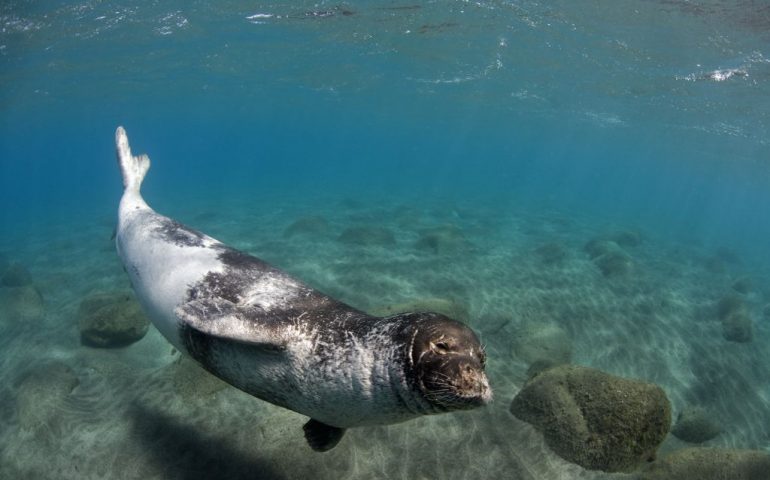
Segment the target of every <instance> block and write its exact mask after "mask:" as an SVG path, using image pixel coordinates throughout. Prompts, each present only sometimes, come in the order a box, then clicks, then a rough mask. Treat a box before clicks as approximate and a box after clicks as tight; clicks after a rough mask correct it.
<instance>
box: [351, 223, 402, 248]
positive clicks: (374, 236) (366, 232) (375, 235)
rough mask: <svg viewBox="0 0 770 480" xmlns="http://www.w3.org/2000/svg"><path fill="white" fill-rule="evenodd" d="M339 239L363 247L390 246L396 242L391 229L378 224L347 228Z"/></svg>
mask: <svg viewBox="0 0 770 480" xmlns="http://www.w3.org/2000/svg"><path fill="white" fill-rule="evenodd" d="M339 241H340V242H342V243H345V244H348V245H358V246H362V247H368V246H381V247H390V246H393V245H395V244H396V238H395V237H394V236H393V233H392V232H391V231H390V230H388V229H387V228H385V227H377V226H367V227H350V228H346V229H345V230H344V231H343V232H342V233H341V234H340V236H339Z"/></svg>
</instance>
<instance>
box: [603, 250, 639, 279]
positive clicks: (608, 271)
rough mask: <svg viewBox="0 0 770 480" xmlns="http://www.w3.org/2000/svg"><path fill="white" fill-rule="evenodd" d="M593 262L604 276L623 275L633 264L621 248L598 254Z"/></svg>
mask: <svg viewBox="0 0 770 480" xmlns="http://www.w3.org/2000/svg"><path fill="white" fill-rule="evenodd" d="M594 264H595V265H596V266H597V267H599V270H601V272H602V274H603V275H604V276H605V277H616V276H621V275H625V274H627V273H628V272H630V271H631V269H632V267H633V265H634V264H633V261H632V260H631V256H630V255H629V254H627V253H626V252H624V251H622V250H615V251H611V252H607V253H605V254H603V255H600V256H598V257H596V258H594Z"/></svg>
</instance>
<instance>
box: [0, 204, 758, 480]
mask: <svg viewBox="0 0 770 480" xmlns="http://www.w3.org/2000/svg"><path fill="white" fill-rule="evenodd" d="M261 201H265V200H264V199H263V200H261ZM269 201H270V202H271V203H270V204H271V205H273V208H271V209H269V211H268V212H265V211H264V209H261V210H260V211H255V210H254V207H253V205H254V204H255V201H243V202H240V203H237V202H231V203H227V204H222V205H216V206H212V205H200V204H196V203H195V202H188V203H187V204H186V206H185V207H184V208H182V209H178V210H176V211H173V212H172V211H168V210H162V209H160V210H162V212H161V213H164V214H170V215H171V216H174V217H175V218H177V219H178V220H180V221H182V222H184V223H186V224H187V225H189V226H191V227H193V228H195V229H198V230H201V231H204V232H206V233H208V234H210V235H212V236H214V237H215V238H218V239H220V240H222V241H224V242H225V243H228V244H230V245H232V246H234V247H236V248H239V249H242V250H245V251H247V252H248V253H251V254H254V255H257V256H259V257H261V258H263V259H265V260H267V261H269V262H271V263H273V264H274V265H276V266H279V267H281V268H283V269H285V270H287V271H288V272H290V273H292V274H293V275H295V276H297V277H298V278H300V279H302V280H303V281H305V282H306V283H309V284H310V285H312V286H314V287H316V288H318V289H320V290H322V291H324V292H325V293H328V294H330V295H332V296H334V297H336V298H339V299H340V300H343V301H345V302H347V303H349V304H351V305H353V306H355V307H357V308H360V309H362V310H365V311H370V312H378V311H382V309H383V308H385V307H387V306H389V305H398V304H404V303H407V302H412V303H414V302H433V303H434V304H435V303H436V302H437V300H436V299H440V301H441V302H443V304H444V305H451V306H452V308H454V309H455V310H456V311H457V312H461V314H462V315H467V322H468V323H469V324H470V325H471V326H472V328H473V329H474V330H476V332H477V333H478V334H479V336H480V337H481V339H482V341H483V342H484V344H485V346H486V348H487V353H488V359H489V361H488V367H487V369H488V374H489V377H490V381H491V384H492V387H493V389H494V394H495V398H494V401H493V403H491V404H490V405H489V406H487V407H485V408H482V409H478V410H475V411H471V412H460V413H453V414H445V415H440V416H432V417H424V418H421V419H417V420H413V421H410V422H406V423H403V424H399V425H391V426H385V427H373V428H360V429H353V430H351V431H349V432H348V433H347V434H346V436H345V438H344V439H343V440H342V442H341V443H340V445H339V446H338V447H337V448H335V449H334V450H332V451H330V452H328V453H316V452H313V451H312V450H310V448H309V447H308V446H307V445H306V443H305V440H304V437H303V434H302V428H301V427H302V424H303V423H304V422H305V421H306V418H305V417H303V416H301V415H298V414H296V413H294V412H291V411H287V410H284V409H281V408H279V407H275V406H272V405H270V404H268V403H266V402H263V401H260V400H258V399H255V398H253V397H250V396H249V395H246V394H244V393H242V392H240V391H238V390H236V389H234V388H232V387H229V386H227V385H225V384H223V383H221V382H219V381H218V380H216V379H214V378H213V377H211V376H209V375H208V374H207V373H205V372H203V371H202V370H201V369H199V368H198V367H197V366H196V365H194V364H193V363H192V362H190V361H187V360H186V359H183V358H181V357H180V355H179V354H178V353H177V352H174V351H173V349H172V348H171V346H170V345H169V344H168V343H167V342H166V341H165V340H164V339H163V338H162V337H161V336H160V334H159V333H158V332H157V331H156V330H155V329H154V328H151V329H150V331H149V333H148V334H147V335H146V336H145V337H144V338H143V339H142V340H141V341H139V342H137V343H134V344H132V345H130V346H127V347H123V348H115V349H98V348H91V347H87V346H83V345H81V342H80V333H79V330H78V308H79V305H80V302H81V301H82V300H83V298H85V297H86V296H87V295H89V294H91V293H94V292H104V291H124V290H126V289H128V288H129V284H128V279H127V277H126V276H125V274H124V273H123V271H122V268H121V266H120V263H119V261H118V258H117V255H116V253H115V251H114V245H113V243H112V242H111V240H110V234H111V231H112V228H113V223H114V220H113V218H112V216H111V215H104V216H103V217H100V218H93V217H86V218H82V219H79V220H77V221H72V222H69V223H49V224H45V225H37V226H30V227H29V228H26V229H22V230H19V231H18V232H14V233H13V234H11V235H10V236H8V237H7V238H5V239H4V240H3V243H2V244H0V251H2V252H3V254H4V255H5V257H6V258H7V259H8V260H9V261H13V262H19V263H21V264H23V265H24V266H25V267H26V268H27V269H28V270H29V271H30V272H31V274H32V277H33V282H34V286H35V288H36V289H37V290H38V291H39V292H40V293H41V295H42V297H43V300H44V306H45V309H44V312H43V314H42V315H38V316H33V317H32V318H27V319H24V320H22V321H20V320H19V318H17V317H16V316H15V315H14V314H13V312H12V311H10V308H11V307H10V306H9V304H7V303H6V304H5V305H0V351H2V352H3V354H2V356H0V404H1V405H2V408H1V409H0V415H2V419H1V421H0V477H2V478H19V479H22V478H35V479H43V478H51V479H54V478H55V479H88V478H94V479H96V478H99V479H102V478H143V479H195V478H236V479H240V478H251V479H254V478H256V479H294V478H318V479H323V478H328V479H361V478H372V479H377V478H382V479H395V478H405V479H406V478H409V479H434V478H441V479H479V478H490V479H491V478H495V479H499V478H511V479H547V480H552V479H554V480H555V479H603V478H608V479H609V478H619V479H622V478H632V476H630V475H626V474H607V473H602V472H592V471H587V470H584V469H582V468H581V467H579V466H577V465H573V464H570V463H568V462H566V461H565V460H562V459H561V458H559V457H558V456H556V455H555V454H554V453H552V452H551V451H550V450H549V449H548V447H547V446H546V445H545V444H544V442H543V439H542V436H541V435H540V434H539V433H538V432H537V431H535V429H534V428H533V427H531V426H530V425H528V424H526V423H524V422H521V421H519V420H518V419H516V418H515V417H513V416H512V415H511V414H510V413H509V412H508V407H509V405H510V402H511V400H512V398H513V397H514V396H515V395H516V393H517V392H518V390H519V389H520V388H521V386H522V385H523V384H524V382H525V381H526V378H527V369H528V367H529V365H530V363H531V362H532V360H533V357H532V355H534V353H532V350H533V349H532V348H529V347H531V346H532V345H531V344H528V343H527V337H526V336H527V335H532V338H533V339H534V340H533V341H537V339H538V338H540V337H538V333H537V328H536V327H537V326H546V327H547V328H546V330H547V329H548V328H550V329H556V330H558V331H559V332H562V333H563V334H562V335H561V336H560V337H559V336H558V335H557V337H559V338H561V341H562V343H564V342H566V343H567V344H566V345H562V346H561V347H559V346H558V345H557V349H558V350H559V351H558V352H556V353H554V355H569V356H570V357H571V361H572V363H576V364H580V365H586V366H591V367H594V368H598V369H601V370H604V371H606V372H608V373H612V374H615V375H620V376H625V377H631V378H637V379H642V380H645V381H649V382H654V383H656V384H658V385H660V386H661V387H662V388H663V389H664V390H665V392H666V394H667V395H668V397H669V399H670V401H671V404H672V407H673V414H674V419H676V417H677V415H678V413H679V412H680V411H681V410H682V409H683V408H685V407H686V406H688V405H697V406H700V407H703V408H705V409H706V410H707V411H708V412H709V413H710V414H711V416H712V418H713V419H714V420H715V421H716V422H717V423H718V424H719V426H720V427H721V429H722V433H721V434H720V435H718V436H717V437H716V438H714V439H713V440H710V441H708V442H706V443H705V444H704V445H707V446H715V447H730V448H752V449H760V450H765V451H770V327H769V326H768V323H769V322H770V320H769V319H768V318H766V317H765V313H764V312H765V311H770V309H765V306H766V305H767V304H768V303H770V283H768V279H770V275H768V272H770V270H769V269H768V266H767V265H764V264H762V262H761V261H756V260H755V259H752V258H745V256H742V255H741V253H740V252H731V251H729V250H726V249H721V250H719V249H718V248H717V247H718V246H716V245H702V244H698V243H697V242H696V241H692V242H683V241H674V240H671V239H665V238H662V237H659V236H656V235H654V234H653V233H651V232H645V231H637V230H635V229H634V225H633V224H628V223H625V224H624V223H623V222H622V221H618V219H596V218H588V217H582V216H575V215H572V214H567V213H565V212H562V211H558V210H555V209H552V208H529V207H528V208H523V207H521V208H507V207H506V208H502V207H501V206H500V205H494V204H490V205H486V206H479V205H475V206H474V205H465V204H463V203H462V202H442V203H439V202H436V203H432V204H417V203H411V204H410V203H409V202H404V203H393V201H392V200H390V201H389V202H388V201H386V202H382V201H380V202H363V201H357V200H350V199H343V198H318V199H313V201H309V202H307V203H303V204H297V203H292V202H289V201H284V200H282V199H270V200H269ZM619 234H621V237H617V235H619ZM622 235H626V236H625V237H622ZM629 235H630V236H629ZM391 236H392V239H391ZM596 238H601V239H606V238H626V239H629V238H631V239H633V238H636V239H637V240H639V241H635V240H631V241H629V242H628V243H626V244H624V245H620V247H621V248H622V250H623V251H624V252H625V253H626V254H627V255H628V257H627V259H628V262H627V264H626V265H625V266H623V267H622V268H621V270H622V271H619V272H616V273H615V272H610V273H608V274H605V272H603V271H602V270H601V268H600V266H599V265H598V264H597V262H596V261H595V259H594V260H592V259H591V258H590V256H589V254H588V253H587V252H586V251H585V245H586V244H587V243H588V242H589V241H590V240H592V239H596ZM617 243H619V244H621V243H623V241H621V240H618V242H617ZM728 247H729V246H728ZM739 281H740V282H742V285H743V286H744V287H745V288H743V290H745V291H744V293H741V294H740V296H741V298H742V299H743V301H744V302H745V305H746V309H747V311H748V312H749V315H750V317H751V320H752V328H753V330H752V339H751V341H749V342H745V343H739V342H734V341H728V340H726V339H725V337H724V335H723V333H724V332H723V325H722V322H721V321H720V319H719V315H718V307H717V306H718V303H719V301H720V299H722V298H724V297H726V296H728V295H735V294H736V293H735V292H734V291H733V289H734V285H735V284H736V282H739ZM740 282H739V283H740ZM533 331H534V333H533ZM564 334H566V335H564ZM544 335H546V336H547V332H546V334H544ZM565 338H566V340H565ZM545 351H548V349H547V348H546V349H545ZM565 352H566V353H565ZM30 378H32V380H30ZM688 445H690V444H688V443H686V442H684V441H681V440H679V439H677V438H676V437H674V436H673V435H669V436H668V437H667V439H666V440H665V441H664V443H663V444H662V446H661V448H660V451H659V455H660V456H665V454H666V453H668V452H671V451H674V450H676V449H679V448H683V447H685V446H688Z"/></svg>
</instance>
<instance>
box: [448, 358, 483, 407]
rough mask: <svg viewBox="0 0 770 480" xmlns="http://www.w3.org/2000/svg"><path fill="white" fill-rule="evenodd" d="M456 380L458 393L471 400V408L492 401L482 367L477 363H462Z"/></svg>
mask: <svg viewBox="0 0 770 480" xmlns="http://www.w3.org/2000/svg"><path fill="white" fill-rule="evenodd" d="M457 379H458V380H457V385H456V387H457V390H458V393H460V394H461V395H462V396H464V397H466V398H468V399H472V400H473V401H472V402H471V403H473V406H482V405H486V404H487V403H489V402H490V401H491V400H492V389H491V388H490V387H489V380H488V379H487V375H486V373H484V367H483V366H482V365H480V364H478V363H477V362H462V363H461V364H460V366H459V372H458V373H457Z"/></svg>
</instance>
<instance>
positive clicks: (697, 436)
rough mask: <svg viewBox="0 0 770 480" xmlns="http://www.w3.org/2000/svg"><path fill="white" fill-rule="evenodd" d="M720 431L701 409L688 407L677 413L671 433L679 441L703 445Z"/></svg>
mask: <svg viewBox="0 0 770 480" xmlns="http://www.w3.org/2000/svg"><path fill="white" fill-rule="evenodd" d="M721 431H722V429H721V428H720V427H719V425H718V424H717V423H716V422H714V420H712V416H711V415H709V413H708V412H707V411H706V410H705V409H704V408H702V407H697V406H688V407H685V408H684V409H682V411H681V412H679V416H678V417H677V420H676V424H675V425H674V428H673V429H672V430H671V433H673V434H674V436H675V437H676V438H678V439H680V440H684V441H685V442H690V443H703V442H705V441H708V440H711V439H712V438H714V437H716V436H717V435H719V434H720V433H721Z"/></svg>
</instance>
